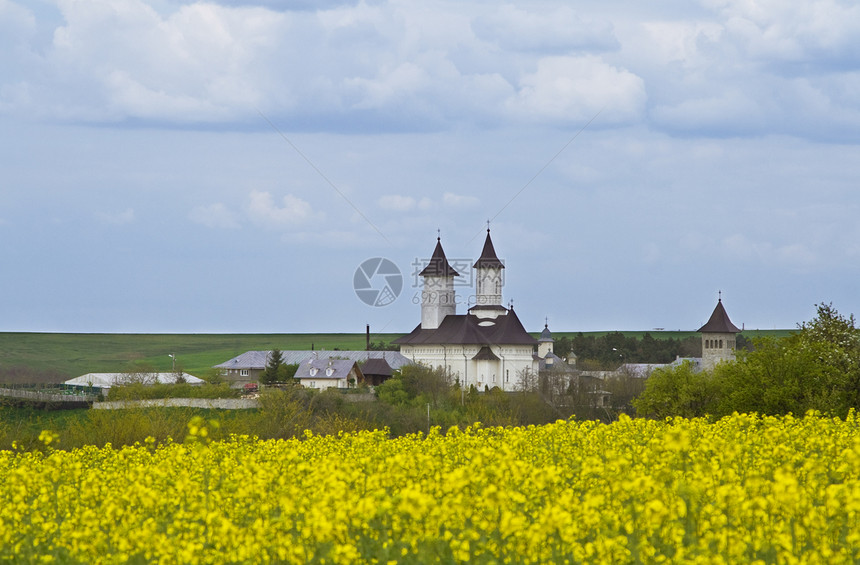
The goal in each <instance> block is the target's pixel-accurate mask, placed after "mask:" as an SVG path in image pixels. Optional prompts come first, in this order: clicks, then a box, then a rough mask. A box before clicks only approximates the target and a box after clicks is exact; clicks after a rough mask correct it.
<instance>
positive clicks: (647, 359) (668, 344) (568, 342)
mask: <svg viewBox="0 0 860 565" xmlns="http://www.w3.org/2000/svg"><path fill="white" fill-rule="evenodd" d="M553 351H554V352H555V354H556V355H558V356H560V357H565V356H568V355H569V354H570V352H573V353H574V354H575V355H576V358H577V367H579V368H582V369H615V368H616V367H618V366H619V365H621V364H622V363H671V362H672V361H674V360H675V359H676V358H677V357H698V356H700V355H701V337H700V336H698V335H693V336H687V337H683V338H674V337H669V338H659V339H657V338H655V337H653V336H652V335H651V333H649V332H645V333H643V334H642V335H641V336H638V335H627V334H625V333H622V332H608V333H605V334H602V335H596V334H588V335H586V334H583V333H582V332H580V333H578V334H575V335H574V336H573V337H572V338H570V339H567V337H566V336H563V337H562V338H559V339H556V342H555V343H554V344H553Z"/></svg>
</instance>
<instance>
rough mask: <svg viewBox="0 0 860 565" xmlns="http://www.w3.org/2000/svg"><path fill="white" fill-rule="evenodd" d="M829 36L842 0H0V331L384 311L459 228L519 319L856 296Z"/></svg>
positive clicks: (856, 95) (855, 136) (850, 156)
mask: <svg viewBox="0 0 860 565" xmlns="http://www.w3.org/2000/svg"><path fill="white" fill-rule="evenodd" d="M858 37H860V5H858V4H856V2H854V0H807V1H805V2H786V1H785V0H699V1H691V0H661V1H656V2H638V1H634V0H617V1H616V0H601V1H599V2H598V1H591V0H587V1H582V2H575V3H572V2H564V1H558V2H554V1H534V2H516V3H503V2H497V1H467V2H464V1H450V2H446V1H432V0H431V1H427V2H411V1H409V2H406V1H399V0H379V1H375V0H371V1H367V2H352V1H342V2H341V1H337V0H334V1H320V2H311V1H310V0H295V1H284V2H278V1H275V0H232V1H231V0H222V1H220V2H219V1H217V0H216V1H213V2H191V1H181V0H24V1H22V0H0V149H2V150H0V240H2V242H3V243H2V246H0V262H2V267H0V331H64V332H242V333H245V332H250V333H257V332H361V331H363V330H364V325H365V324H366V323H369V324H371V328H372V330H373V331H374V332H383V331H384V332H407V331H410V330H411V329H412V328H413V327H414V326H415V324H416V323H417V322H418V320H419V308H418V306H417V305H416V304H415V303H414V301H415V300H416V299H417V297H418V296H420V289H419V288H416V287H415V286H414V285H415V280H414V279H415V277H414V271H415V265H416V264H420V260H421V259H426V258H427V257H428V256H429V255H430V253H431V252H432V250H433V246H434V244H435V240H436V237H437V230H440V232H441V237H442V243H443V245H444V248H445V251H446V253H447V255H448V257H449V258H451V259H452V260H457V261H459V262H460V263H461V264H463V265H469V264H470V261H473V260H474V259H475V258H476V255H477V254H479V253H480V249H481V246H482V244H483V238H484V235H485V233H486V232H485V229H486V225H487V224H486V222H487V220H490V221H491V224H490V225H491V228H492V234H493V240H494V242H495V246H496V250H497V252H498V254H499V256H500V257H501V258H502V259H503V260H504V261H505V263H506V265H507V269H506V275H507V279H506V286H505V290H504V300H505V302H506V303H507V301H509V300H513V301H514V307H515V309H516V311H517V313H518V314H519V316H520V318H521V319H522V321H523V322H524V324H525V325H526V327H527V329H529V330H532V331H537V330H540V329H542V327H543V323H544V319H545V317H548V318H549V322H550V328H551V329H554V330H566V331H578V330H582V331H589V330H612V329H630V330H636V329H652V328H666V329H685V330H694V329H697V328H698V327H699V326H700V325H701V324H703V323H704V322H705V321H706V320H707V318H708V316H709V315H710V313H711V311H712V309H713V308H714V305H715V304H716V300H717V296H718V293H719V292H720V291H722V297H723V302H724V304H725V306H726V308H727V310H728V312H729V314H730V316H731V317H732V320H733V321H734V322H735V323H736V324H737V325H739V326H740V325H742V324H743V325H744V326H745V327H746V328H769V329H770V328H793V327H795V326H796V324H797V323H798V322H801V321H803V320H808V319H810V318H811V317H812V316H813V315H814V312H815V304H817V303H820V302H822V301H824V302H833V305H834V306H835V307H836V308H837V309H838V310H839V311H840V312H841V313H843V314H848V313H857V314H860V223H858V218H860V185H858V179H860V41H858V40H857V38H858ZM374 257H384V258H388V259H390V260H391V261H392V262H393V263H395V265H397V266H398V268H399V269H400V270H401V271H402V273H403V279H404V280H403V288H402V290H401V292H400V294H399V296H398V298H397V299H396V300H394V301H393V302H391V303H390V304H387V305H384V306H376V307H374V306H369V305H366V304H365V303H363V302H362V301H361V300H359V297H358V296H357V295H356V293H355V291H354V288H353V286H354V281H355V276H354V275H355V272H356V269H357V268H358V267H359V265H360V264H362V262H363V261H365V260H366V259H369V258H374ZM464 272H466V273H468V269H465V271H464ZM369 282H370V284H371V286H372V288H382V286H383V284H384V282H385V280H384V279H382V278H380V277H378V276H376V277H374V278H372V279H370V281H369ZM463 282H464V284H465V282H466V281H463ZM458 291H459V293H460V294H459V296H461V297H462V298H463V300H464V302H465V301H466V300H468V296H469V294H470V291H469V289H468V288H467V287H466V286H461V287H459V288H458ZM464 310H465V306H461V307H460V309H459V312H461V313H462V312H463V311H464Z"/></svg>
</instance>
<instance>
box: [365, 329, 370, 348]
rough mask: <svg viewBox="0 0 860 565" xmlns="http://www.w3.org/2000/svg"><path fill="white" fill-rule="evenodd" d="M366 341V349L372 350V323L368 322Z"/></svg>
mask: <svg viewBox="0 0 860 565" xmlns="http://www.w3.org/2000/svg"><path fill="white" fill-rule="evenodd" d="M365 342H366V343H365V350H366V351H370V324H367V338H366V339H365Z"/></svg>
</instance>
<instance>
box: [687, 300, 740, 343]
mask: <svg viewBox="0 0 860 565" xmlns="http://www.w3.org/2000/svg"><path fill="white" fill-rule="evenodd" d="M697 331H700V332H703V333H724V334H726V333H734V334H736V333H738V332H740V331H741V330H740V329H739V328H738V327H737V326H736V325H734V324H733V323H732V321H731V320H729V315H728V314H727V313H726V309H725V308H724V307H723V300H722V298H721V299H719V300H717V307H716V308H714V313H713V314H711V318H710V319H709V320H708V322H707V323H706V324H705V325H704V326H702V327H701V328H699V329H698V330H697Z"/></svg>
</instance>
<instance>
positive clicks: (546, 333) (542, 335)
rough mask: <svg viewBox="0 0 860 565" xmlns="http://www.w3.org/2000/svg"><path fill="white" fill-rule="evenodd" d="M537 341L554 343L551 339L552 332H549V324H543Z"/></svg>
mask: <svg viewBox="0 0 860 565" xmlns="http://www.w3.org/2000/svg"><path fill="white" fill-rule="evenodd" d="M538 341H554V340H553V339H552V332H551V331H549V324H544V326H543V331H542V332H541V333H540V339H539V340H538Z"/></svg>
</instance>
